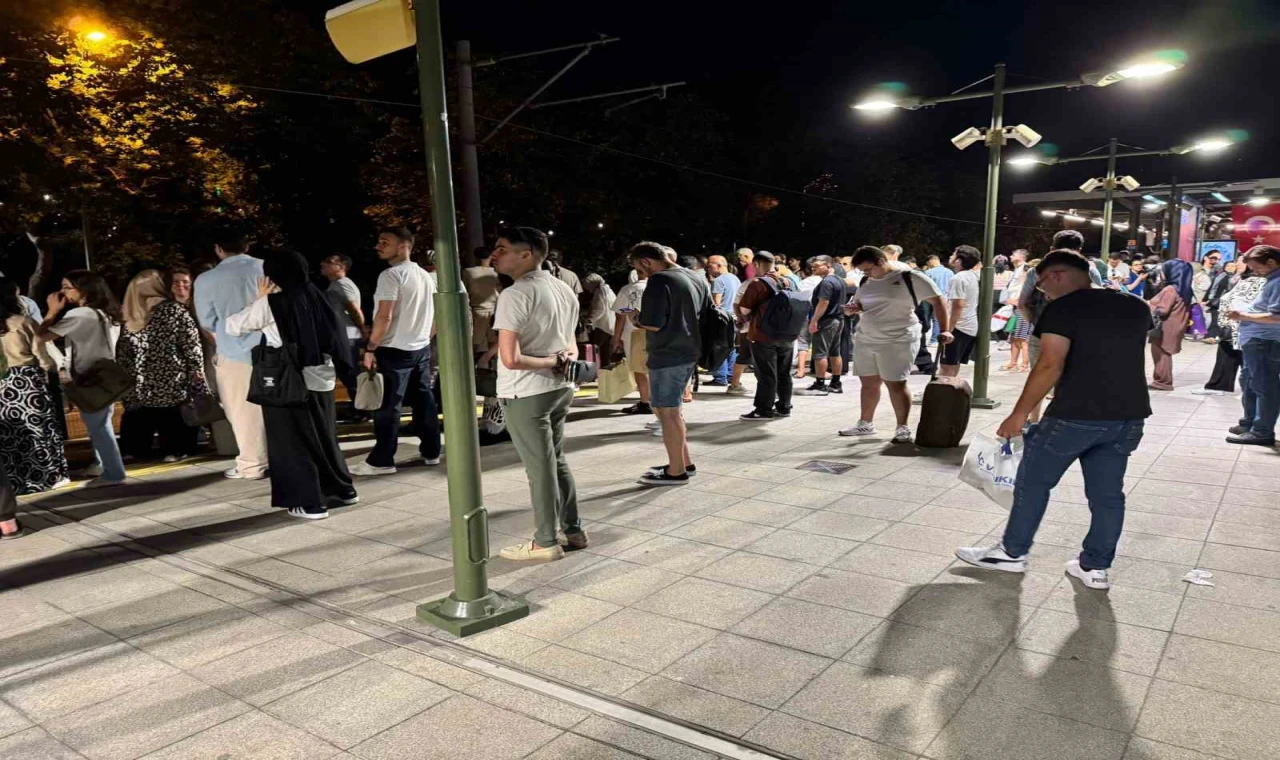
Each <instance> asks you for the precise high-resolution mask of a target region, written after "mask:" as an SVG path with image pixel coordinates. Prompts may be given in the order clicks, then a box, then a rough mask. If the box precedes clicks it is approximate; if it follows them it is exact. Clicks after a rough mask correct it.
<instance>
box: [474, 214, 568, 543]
mask: <svg viewBox="0 0 1280 760" xmlns="http://www.w3.org/2000/svg"><path fill="white" fill-rule="evenodd" d="M546 257H547V236H546V235H545V234H544V233H543V232H542V231H541V230H536V229H534V228H532V227H512V228H509V229H505V230H502V231H500V232H499V233H498V244H497V246H496V247H495V248H494V249H493V266H494V268H495V269H497V270H498V272H500V273H501V274H504V275H506V276H508V277H510V278H511V279H512V280H514V282H513V283H512V285H511V287H509V288H506V289H504V290H503V291H502V292H501V293H500V294H499V295H498V308H497V311H496V312H495V313H494V317H493V327H494V329H495V330H497V332H498V358H499V361H498V397H499V398H501V399H503V400H504V404H505V412H506V421H507V431H508V432H510V433H511V442H512V443H513V444H514V445H515V447H516V452H517V453H518V454H519V455H520V461H521V462H523V463H524V470H525V474H526V475H528V477H529V496H530V502H531V504H532V505H533V520H534V525H535V529H534V534H533V539H532V540H530V541H523V542H521V543H519V544H516V545H515V546H508V547H507V548H505V549H503V550H502V551H500V552H499V553H498V556H500V557H502V558H504V559H510V560H517V561H525V560H556V559H560V558H561V557H563V556H564V552H565V550H566V549H567V550H569V551H573V550H576V549H585V548H587V534H586V533H584V532H583V530H582V523H581V522H580V521H579V519H578V491H577V486H576V485H575V484H574V482H573V473H572V472H570V471H569V463H568V462H567V461H566V460H565V458H564V421H565V418H566V417H568V416H569V407H570V406H571V405H572V404H573V383H572V381H571V380H570V379H569V378H568V377H567V368H568V366H569V364H570V363H571V362H573V361H575V360H576V359H577V358H578V346H577V343H576V341H575V333H576V331H577V327H578V297H577V295H576V294H575V293H574V292H573V289H572V288H570V287H569V286H568V285H567V284H566V283H565V282H564V281H562V280H560V279H559V278H557V277H555V276H554V275H553V274H552V273H551V272H549V271H547V270H545V269H544V268H543V266H542V264H543V261H544V260H545V259H546ZM557 528H560V529H563V531H564V536H565V540H564V542H563V543H562V542H560V541H559V540H558V539H557V537H556V530H557Z"/></svg>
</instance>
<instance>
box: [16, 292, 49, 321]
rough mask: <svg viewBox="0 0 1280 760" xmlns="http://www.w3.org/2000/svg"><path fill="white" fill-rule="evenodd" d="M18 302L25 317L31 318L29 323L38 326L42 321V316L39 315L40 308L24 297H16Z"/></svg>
mask: <svg viewBox="0 0 1280 760" xmlns="http://www.w3.org/2000/svg"><path fill="white" fill-rule="evenodd" d="M18 300H19V301H21V302H22V308H23V310H24V311H26V312H27V316H28V317H31V321H32V322H35V323H36V324H40V323H41V322H43V321H44V315H43V314H41V313H40V306H39V305H38V304H36V302H35V301H32V300H31V299H30V298H27V297H26V296H18Z"/></svg>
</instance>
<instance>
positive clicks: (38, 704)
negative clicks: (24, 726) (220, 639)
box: [0, 642, 178, 723]
mask: <svg viewBox="0 0 1280 760" xmlns="http://www.w3.org/2000/svg"><path fill="white" fill-rule="evenodd" d="M177 674H178V671H177V670H176V669H174V668H173V667H170V666H169V665H166V664H165V663H163V662H161V661H160V660H157V659H155V658H154V657H151V656H150V655H147V654H144V653H143V652H140V651H138V650H137V649H134V648H133V647H131V646H129V645H128V644H125V643H123V642H117V643H115V644H108V645H107V646H103V647H99V648H97V649H91V650H88V651H86V652H81V653H80V654H77V655H74V656H72V657H67V658H64V659H62V660H58V661H56V662H52V663H49V664H47V665H43V666H41V667H39V668H34V669H32V670H27V671H23V672H21V673H18V674H16V675H11V676H8V677H7V678H5V679H4V680H0V697H3V698H4V700H5V701H7V702H8V703H9V704H11V705H13V706H14V707H16V708H18V709H19V710H21V711H22V712H23V713H25V714H26V715H27V717H28V718H30V719H32V720H34V721H35V722H37V723H43V722H45V721H48V720H52V719H53V718H56V717H58V716H61V715H66V714H68V713H72V712H75V711H76V710H79V709H81V708H84V707H88V706H89V705H92V704H96V703H98V702H101V701H103V700H106V699H111V698H112V697H116V696H118V695H120V694H123V693H125V692H127V691H129V690H131V689H136V688H139V687H141V686H145V685H147V684H149V683H152V682H155V681H159V680H161V679H164V678H168V677H170V676H175V675H177Z"/></svg>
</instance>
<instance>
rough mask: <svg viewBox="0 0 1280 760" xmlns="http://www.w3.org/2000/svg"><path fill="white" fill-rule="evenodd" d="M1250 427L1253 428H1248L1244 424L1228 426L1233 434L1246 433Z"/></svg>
mask: <svg viewBox="0 0 1280 760" xmlns="http://www.w3.org/2000/svg"><path fill="white" fill-rule="evenodd" d="M1250 429H1251V428H1247V427H1245V426H1244V425H1232V426H1231V427H1229V428H1227V432H1228V433H1230V434H1232V435H1244V434H1245V433H1247V432H1249V430H1250Z"/></svg>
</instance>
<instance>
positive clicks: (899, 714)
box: [782, 662, 964, 753]
mask: <svg viewBox="0 0 1280 760" xmlns="http://www.w3.org/2000/svg"><path fill="white" fill-rule="evenodd" d="M963 701H964V693H963V692H959V691H953V690H951V689H944V688H942V687H939V686H932V685H930V684H926V683H924V682H921V681H916V680H914V679H911V678H902V677H899V676H887V675H883V674H880V673H877V672H875V671H873V670H869V669H867V668H861V667H858V666H856V665H851V664H849V663H844V662H837V663H836V664H835V665H832V666H831V667H830V668H829V669H827V671H826V672H824V673H823V674H822V675H820V676H818V677H817V678H816V679H814V680H813V681H812V682H810V684H809V685H808V686H806V687H805V688H804V689H802V690H801V691H800V693H799V694H797V695H796V696H794V697H792V698H791V701H789V702H788V703H787V704H786V705H785V706H784V707H783V708H782V709H783V711H784V712H786V713H789V714H791V715H794V716H796V717H798V718H803V719H805V720H809V721H812V722H815V723H821V724H823V725H825V726H829V727H831V728H837V729H840V730H841V731H848V732H849V733H853V734H857V735H859V736H863V737H866V738H869V739H872V740H875V741H878V742H883V743H885V744H889V745H891V746H894V747H897V748H899V749H905V750H907V751H910V752H917V753H918V752H921V751H923V750H924V748H925V747H926V746H928V744H929V741H930V740H931V739H932V738H933V737H934V736H936V735H937V733H938V732H939V731H940V730H942V727H943V726H944V725H946V723H947V721H948V720H950V718H951V716H952V715H953V714H954V713H955V712H956V710H958V709H959V707H960V704H961V702H963Z"/></svg>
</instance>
